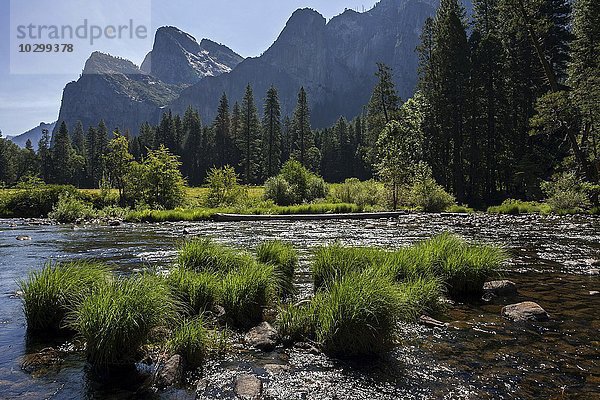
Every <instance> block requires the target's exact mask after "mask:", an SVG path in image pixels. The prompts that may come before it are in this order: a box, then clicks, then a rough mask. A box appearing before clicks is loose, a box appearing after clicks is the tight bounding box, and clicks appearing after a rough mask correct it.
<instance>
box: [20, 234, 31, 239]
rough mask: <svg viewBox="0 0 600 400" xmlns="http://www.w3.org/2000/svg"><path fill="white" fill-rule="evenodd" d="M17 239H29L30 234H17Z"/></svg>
mask: <svg viewBox="0 0 600 400" xmlns="http://www.w3.org/2000/svg"><path fill="white" fill-rule="evenodd" d="M17 240H31V236H27V235H19V236H17Z"/></svg>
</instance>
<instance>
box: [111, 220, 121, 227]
mask: <svg viewBox="0 0 600 400" xmlns="http://www.w3.org/2000/svg"><path fill="white" fill-rule="evenodd" d="M108 225H110V226H119V225H121V221H119V220H116V219H113V220H111V221H109V223H108Z"/></svg>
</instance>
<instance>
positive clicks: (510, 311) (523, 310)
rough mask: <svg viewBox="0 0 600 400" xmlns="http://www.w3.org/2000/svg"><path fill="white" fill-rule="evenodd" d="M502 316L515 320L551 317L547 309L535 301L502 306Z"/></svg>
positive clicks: (536, 319) (543, 319) (540, 319)
mask: <svg viewBox="0 0 600 400" xmlns="http://www.w3.org/2000/svg"><path fill="white" fill-rule="evenodd" d="M502 316H503V317H506V318H508V319H510V320H513V321H515V322H525V321H547V320H548V319H549V318H550V317H549V316H548V313H547V312H546V310H544V309H543V308H542V307H541V306H540V305H539V304H537V303H535V302H533V301H524V302H521V303H516V304H509V305H507V306H505V307H503V308H502Z"/></svg>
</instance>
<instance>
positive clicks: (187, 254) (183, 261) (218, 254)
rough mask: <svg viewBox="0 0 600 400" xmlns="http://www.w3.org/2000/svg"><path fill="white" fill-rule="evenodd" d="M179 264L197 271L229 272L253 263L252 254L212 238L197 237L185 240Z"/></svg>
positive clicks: (181, 247)
mask: <svg viewBox="0 0 600 400" xmlns="http://www.w3.org/2000/svg"><path fill="white" fill-rule="evenodd" d="M177 262H178V264H179V265H180V266H181V267H183V268H186V269H191V270H194V271H196V272H200V271H207V272H215V273H222V274H224V273H227V272H229V271H232V270H236V269H239V268H241V267H243V266H244V265H246V264H249V263H253V262H254V259H253V257H252V256H251V255H250V254H247V253H244V252H240V251H239V250H236V249H234V248H231V247H229V246H226V245H224V244H220V243H217V242H215V241H214V240H212V239H210V238H197V239H192V240H189V241H186V242H184V243H183V244H182V245H181V246H180V248H179V252H178V256H177Z"/></svg>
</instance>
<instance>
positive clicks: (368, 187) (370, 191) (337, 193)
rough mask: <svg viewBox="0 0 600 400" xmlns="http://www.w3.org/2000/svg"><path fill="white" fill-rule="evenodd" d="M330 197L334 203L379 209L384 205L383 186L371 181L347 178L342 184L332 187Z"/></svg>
mask: <svg viewBox="0 0 600 400" xmlns="http://www.w3.org/2000/svg"><path fill="white" fill-rule="evenodd" d="M330 196H331V198H332V200H333V201H335V202H340V203H352V204H357V205H359V206H361V207H367V206H369V207H380V206H384V205H385V186H384V185H383V183H380V182H377V181H375V180H373V179H370V180H368V181H360V180H359V179H357V178H348V179H346V180H345V181H344V183H341V184H338V185H332V187H331V191H330Z"/></svg>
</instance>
